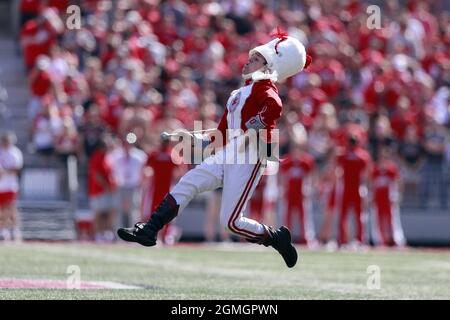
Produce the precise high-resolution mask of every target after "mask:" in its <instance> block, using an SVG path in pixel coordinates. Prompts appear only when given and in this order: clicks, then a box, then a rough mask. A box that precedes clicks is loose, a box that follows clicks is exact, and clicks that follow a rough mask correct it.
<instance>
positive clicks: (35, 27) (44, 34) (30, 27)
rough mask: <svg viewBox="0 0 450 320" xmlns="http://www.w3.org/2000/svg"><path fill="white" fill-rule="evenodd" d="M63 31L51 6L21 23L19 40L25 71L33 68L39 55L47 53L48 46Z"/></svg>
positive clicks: (49, 46)
mask: <svg viewBox="0 0 450 320" xmlns="http://www.w3.org/2000/svg"><path fill="white" fill-rule="evenodd" d="M63 31H64V25H63V22H62V21H61V18H60V17H59V16H58V14H57V13H56V11H55V10H54V9H53V8H46V9H45V10H43V11H42V13H41V14H40V15H38V16H37V17H36V18H35V19H32V20H29V21H27V22H26V23H25V24H24V25H23V27H22V30H21V34H20V42H21V46H22V49H23V55H24V59H25V66H26V68H27V71H30V70H31V69H32V68H33V66H34V64H35V62H36V59H37V57H38V56H39V55H41V54H45V55H48V54H49V51H50V48H51V47H52V46H53V44H55V43H56V42H57V37H58V35H59V34H61V33H62V32H63Z"/></svg>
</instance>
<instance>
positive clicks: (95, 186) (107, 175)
mask: <svg viewBox="0 0 450 320" xmlns="http://www.w3.org/2000/svg"><path fill="white" fill-rule="evenodd" d="M88 172H89V175H88V188H89V195H90V196H97V195H100V194H102V193H104V192H107V191H110V189H114V188H115V186H116V184H115V182H114V179H113V174H112V169H111V164H110V163H109V161H108V159H107V157H106V153H105V152H104V151H96V152H94V154H93V155H92V157H91V159H90V160H89V169H88ZM97 175H100V176H101V177H102V178H103V180H104V181H105V182H106V184H107V186H108V187H109V188H108V190H105V188H104V187H103V185H102V184H101V183H100V182H99V181H98V178H97Z"/></svg>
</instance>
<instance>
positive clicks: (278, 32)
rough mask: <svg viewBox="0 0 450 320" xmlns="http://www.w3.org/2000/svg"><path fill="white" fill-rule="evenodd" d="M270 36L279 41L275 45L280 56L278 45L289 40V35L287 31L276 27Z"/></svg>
mask: <svg viewBox="0 0 450 320" xmlns="http://www.w3.org/2000/svg"><path fill="white" fill-rule="evenodd" d="M270 36H272V37H273V36H275V37H277V38H278V39H280V40H278V42H277V43H276V44H275V52H276V53H277V54H278V45H279V44H280V42H282V41H284V40H286V39H287V37H288V33H287V32H286V31H283V30H281V28H280V27H276V29H275V31H273V32H272V33H271V34H270Z"/></svg>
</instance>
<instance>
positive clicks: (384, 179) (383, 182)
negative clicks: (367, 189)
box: [372, 161, 399, 201]
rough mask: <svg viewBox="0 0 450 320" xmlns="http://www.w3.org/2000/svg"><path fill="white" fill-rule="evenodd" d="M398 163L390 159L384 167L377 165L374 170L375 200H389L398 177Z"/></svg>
mask: <svg viewBox="0 0 450 320" xmlns="http://www.w3.org/2000/svg"><path fill="white" fill-rule="evenodd" d="M398 177H399V172H398V167H397V165H396V164H395V163H394V162H392V161H388V162H387V163H386V164H385V166H384V167H382V166H380V165H376V166H375V167H374V168H373V171H372V180H373V188H374V199H375V201H389V199H390V189H391V186H392V184H393V183H394V182H395V181H396V180H397V179H398Z"/></svg>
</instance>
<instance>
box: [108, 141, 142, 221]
mask: <svg viewBox="0 0 450 320" xmlns="http://www.w3.org/2000/svg"><path fill="white" fill-rule="evenodd" d="M127 137H128V139H130V137H133V136H132V134H129V135H128V136H127ZM109 160H110V162H111V165H112V171H113V175H114V178H115V181H116V183H117V192H116V193H115V196H116V201H115V203H117V205H118V206H117V210H118V218H117V224H118V226H119V225H129V224H130V223H131V221H137V220H138V219H140V215H139V212H138V210H139V206H140V204H141V189H140V187H141V186H142V177H143V170H144V167H145V164H146V162H147V155H146V154H145V152H144V151H142V150H139V149H138V148H136V147H135V146H134V145H133V140H130V142H129V141H127V139H126V138H125V139H123V140H122V142H121V145H120V146H119V147H118V148H116V149H115V150H114V151H113V152H112V153H111V154H110V155H109Z"/></svg>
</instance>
